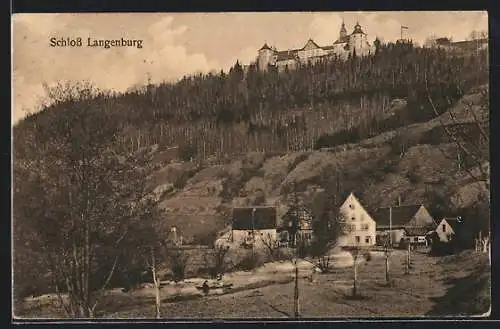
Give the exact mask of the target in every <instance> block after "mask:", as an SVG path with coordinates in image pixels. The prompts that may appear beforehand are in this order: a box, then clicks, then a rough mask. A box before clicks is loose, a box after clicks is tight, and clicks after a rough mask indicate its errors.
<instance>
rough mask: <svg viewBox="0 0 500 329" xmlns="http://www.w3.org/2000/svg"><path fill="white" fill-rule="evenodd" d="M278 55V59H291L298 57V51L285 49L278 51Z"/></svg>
mask: <svg viewBox="0 0 500 329" xmlns="http://www.w3.org/2000/svg"><path fill="white" fill-rule="evenodd" d="M276 55H277V56H278V57H277V58H276V61H278V62H279V61H287V60H290V59H296V57H297V53H296V52H295V51H293V50H284V51H278V52H277V53H276Z"/></svg>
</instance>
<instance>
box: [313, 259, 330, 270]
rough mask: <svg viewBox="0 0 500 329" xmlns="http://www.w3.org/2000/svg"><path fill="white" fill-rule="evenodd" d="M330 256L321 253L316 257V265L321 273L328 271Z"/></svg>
mask: <svg viewBox="0 0 500 329" xmlns="http://www.w3.org/2000/svg"><path fill="white" fill-rule="evenodd" d="M330 265H331V264H330V256H329V255H323V256H319V257H318V258H317V262H316V266H317V267H318V268H319V269H320V270H321V273H328V272H330Z"/></svg>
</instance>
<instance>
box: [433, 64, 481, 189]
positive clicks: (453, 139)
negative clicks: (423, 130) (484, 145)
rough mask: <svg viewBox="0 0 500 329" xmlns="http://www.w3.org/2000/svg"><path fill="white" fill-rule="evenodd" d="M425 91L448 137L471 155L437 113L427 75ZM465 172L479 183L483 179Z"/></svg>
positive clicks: (468, 171)
mask: <svg viewBox="0 0 500 329" xmlns="http://www.w3.org/2000/svg"><path fill="white" fill-rule="evenodd" d="M425 89H426V92H427V99H428V101H429V104H430V105H431V107H432V110H433V111H434V113H435V114H436V117H437V118H438V120H439V122H440V123H441V126H442V127H443V129H444V131H445V132H446V134H447V135H448V137H449V138H450V139H451V140H452V141H454V142H455V144H456V145H457V146H458V148H459V149H461V150H462V151H463V152H464V153H465V154H469V153H468V152H467V150H466V149H465V148H464V147H463V146H462V144H460V142H459V141H458V140H457V138H456V137H455V136H454V135H453V134H452V133H451V132H450V131H449V130H448V128H447V127H446V125H445V124H444V122H443V119H442V118H441V115H440V114H439V112H438V111H437V109H436V106H435V105H434V102H433V101H432V99H431V96H430V92H429V87H428V84H427V74H425ZM479 165H480V166H481V165H482V164H481V163H480V164H479ZM464 169H465V171H466V172H467V173H468V174H469V175H470V176H471V177H472V178H473V179H475V180H477V181H481V180H482V179H479V178H478V177H476V176H475V175H474V174H472V172H471V171H470V170H469V169H467V168H464Z"/></svg>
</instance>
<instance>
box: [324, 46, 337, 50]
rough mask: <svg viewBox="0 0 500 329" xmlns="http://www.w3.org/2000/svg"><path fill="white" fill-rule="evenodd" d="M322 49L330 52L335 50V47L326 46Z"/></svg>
mask: <svg viewBox="0 0 500 329" xmlns="http://www.w3.org/2000/svg"><path fill="white" fill-rule="evenodd" d="M321 48H323V49H324V50H330V49H333V48H335V46H324V47H321Z"/></svg>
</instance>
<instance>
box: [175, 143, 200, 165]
mask: <svg viewBox="0 0 500 329" xmlns="http://www.w3.org/2000/svg"><path fill="white" fill-rule="evenodd" d="M178 152H179V154H178V155H179V158H180V159H181V160H182V161H186V162H187V161H190V160H191V158H194V157H195V156H196V153H197V150H196V147H195V146H194V145H190V144H185V145H182V146H180V147H179V149H178Z"/></svg>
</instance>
